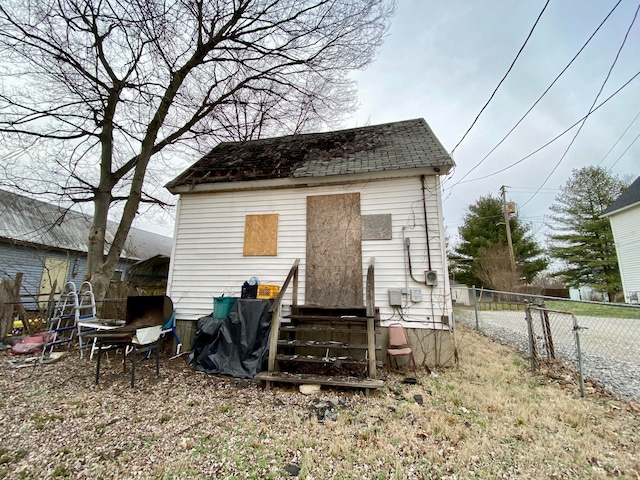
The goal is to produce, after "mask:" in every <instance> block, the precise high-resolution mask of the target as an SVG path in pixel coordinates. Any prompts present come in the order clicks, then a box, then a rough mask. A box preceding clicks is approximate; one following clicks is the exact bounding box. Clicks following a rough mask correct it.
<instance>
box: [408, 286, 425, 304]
mask: <svg viewBox="0 0 640 480" xmlns="http://www.w3.org/2000/svg"><path fill="white" fill-rule="evenodd" d="M409 299H410V300H411V301H412V302H421V301H422V292H421V291H420V289H419V288H412V289H411V290H410V296H409Z"/></svg>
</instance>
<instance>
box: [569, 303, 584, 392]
mask: <svg viewBox="0 0 640 480" xmlns="http://www.w3.org/2000/svg"><path fill="white" fill-rule="evenodd" d="M571 317H572V318H573V333H574V334H575V338H576V353H577V356H578V381H579V382H580V396H581V397H583V398H584V372H583V369H582V350H581V349H580V325H578V319H577V318H576V316H575V315H571Z"/></svg>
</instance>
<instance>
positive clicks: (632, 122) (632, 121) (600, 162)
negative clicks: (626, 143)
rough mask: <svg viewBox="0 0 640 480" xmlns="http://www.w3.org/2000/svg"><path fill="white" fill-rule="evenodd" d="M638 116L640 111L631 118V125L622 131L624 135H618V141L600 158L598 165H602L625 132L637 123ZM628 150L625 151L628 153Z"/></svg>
mask: <svg viewBox="0 0 640 480" xmlns="http://www.w3.org/2000/svg"><path fill="white" fill-rule="evenodd" d="M638 117H640V112H638V113H637V114H636V116H635V117H634V118H633V120H631V123H630V124H629V126H628V127H627V128H626V129H625V131H624V132H622V135H620V136H619V137H618V140H616V143H614V144H613V146H612V147H611V148H610V149H609V151H608V152H607V153H606V155H605V156H604V157H602V160H600V161H599V162H598V165H597V166H600V165H601V164H602V162H604V161H605V159H606V158H607V157H608V156H609V154H610V153H611V152H612V151H613V149H614V148H616V145H618V142H620V140H622V137H624V136H625V134H626V133H627V132H628V131H629V129H630V128H631V125H633V124H634V123H635V121H636V120H637V119H638ZM633 142H635V140H634V141H633ZM633 142H631V145H633ZM627 150H629V149H628V148H627ZM627 150H625V151H624V153H626V152H627ZM618 160H620V159H618ZM618 160H616V163H617V162H618ZM614 165H615V163H614Z"/></svg>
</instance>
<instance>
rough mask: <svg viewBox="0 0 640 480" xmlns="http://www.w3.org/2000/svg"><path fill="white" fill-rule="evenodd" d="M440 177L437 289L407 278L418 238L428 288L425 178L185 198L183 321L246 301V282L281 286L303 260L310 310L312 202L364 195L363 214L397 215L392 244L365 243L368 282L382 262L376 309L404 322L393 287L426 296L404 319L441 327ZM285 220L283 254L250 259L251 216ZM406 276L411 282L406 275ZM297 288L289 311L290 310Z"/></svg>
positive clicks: (433, 249)
mask: <svg viewBox="0 0 640 480" xmlns="http://www.w3.org/2000/svg"><path fill="white" fill-rule="evenodd" d="M436 181H437V177H427V179H426V183H427V216H428V220H429V244H430V254H431V255H430V256H431V268H432V269H433V270H435V271H437V274H438V286H437V287H435V288H433V289H432V288H431V287H426V286H425V285H424V284H422V285H419V284H417V283H415V282H413V281H411V280H410V279H409V280H407V279H408V272H407V271H406V268H405V266H406V260H405V250H404V238H407V237H409V238H410V239H411V262H412V266H413V274H414V277H415V278H417V279H418V280H421V281H423V279H424V272H425V270H427V266H428V258H427V252H426V241H425V228H424V209H423V204H422V189H421V182H420V177H412V178H399V179H392V180H384V181H369V182H361V183H355V184H350V185H324V186H314V187H306V188H290V189H274V190H258V191H236V192H220V193H193V194H182V195H181V197H180V201H179V205H178V221H177V225H176V230H175V243H174V252H173V255H172V259H171V269H170V277H169V294H170V296H171V298H172V299H173V302H174V304H175V305H176V310H177V318H178V319H180V320H195V319H197V318H199V317H201V316H204V315H207V314H209V313H210V312H211V311H212V303H213V300H212V298H213V297H215V296H220V295H222V294H224V295H231V296H240V289H241V286H242V284H243V282H244V281H245V280H248V279H249V278H251V277H254V276H255V277H258V278H259V279H260V282H261V283H268V284H277V285H282V283H283V282H284V280H285V278H286V276H287V274H288V272H289V270H290V268H291V266H292V265H293V262H294V261H295V259H296V258H299V259H300V277H299V281H300V284H299V294H298V302H299V303H300V304H304V292H305V288H304V287H305V285H304V278H305V252H306V245H305V237H306V197H307V196H310V195H330V194H341V193H352V192H359V193H360V202H361V214H362V215H371V214H391V218H392V235H393V238H392V239H391V240H364V241H363V242H362V265H363V272H362V274H363V281H364V279H365V278H366V270H367V266H368V264H369V259H370V258H371V257H375V286H376V306H378V307H379V308H380V311H381V318H382V319H383V320H388V319H393V320H400V318H399V317H398V316H397V315H395V316H394V317H393V318H392V316H393V315H394V312H393V309H392V308H391V307H389V302H388V293H387V291H388V289H389V288H409V289H420V290H421V294H422V301H421V302H419V303H415V304H411V303H409V304H408V305H407V308H405V309H404V312H403V313H404V316H403V319H404V320H406V321H410V322H416V323H415V324H414V325H413V326H415V327H434V326H435V327H439V326H440V320H441V317H442V315H450V314H451V300H450V296H449V295H448V291H449V288H448V278H447V277H448V273H447V269H446V262H445V257H444V255H445V252H444V237H443V236H442V235H443V234H442V218H441V215H440V209H439V201H440V199H439V196H438V195H436V192H437V191H438V185H437V184H436ZM269 213H277V214H279V222H278V255H277V256H275V257H273V256H264V257H261V256H257V257H245V256H243V254H242V252H243V235H244V222H245V215H248V214H269ZM405 272H406V275H405ZM290 291H291V288H289V289H288V292H287V295H286V296H285V299H284V302H283V303H284V304H285V305H287V304H290V303H291V296H290Z"/></svg>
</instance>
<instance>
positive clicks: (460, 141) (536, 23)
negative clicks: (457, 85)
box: [451, 0, 621, 156]
mask: <svg viewBox="0 0 640 480" xmlns="http://www.w3.org/2000/svg"><path fill="white" fill-rule="evenodd" d="M620 1H621V0H620ZM549 2H550V0H547V1H546V3H545V4H544V7H542V10H541V11H540V13H539V14H538V18H536V21H535V23H534V24H533V27H531V30H530V31H529V35H527V38H526V39H525V41H524V43H523V44H522V46H521V47H520V50H518V54H517V55H516V58H514V59H513V62H511V65H509V68H508V69H507V73H505V74H504V76H503V77H502V79H501V80H500V82H499V83H498V86H496V88H495V89H494V90H493V93H492V94H491V96H490V97H489V100H487V102H486V103H485V104H484V106H483V107H482V108H481V109H480V112H479V113H478V115H476V118H475V119H474V120H473V122H472V123H471V126H470V127H469V128H468V129H467V131H466V132H464V135H462V138H461V139H460V140H459V141H458V143H457V144H456V146H455V147H453V150H451V155H452V156H453V154H454V152H455V151H456V148H458V146H460V144H461V143H462V141H463V140H464V139H465V138H466V136H467V134H468V133H469V132H470V131H471V129H472V128H473V126H474V125H475V124H476V122H477V121H478V119H479V118H480V115H482V112H484V110H485V108H487V106H488V105H489V103H490V102H491V100H493V97H494V96H495V94H496V92H497V91H498V89H499V88H500V86H501V85H502V83H503V82H504V81H505V79H506V78H507V76H508V75H509V73H511V70H512V69H513V66H514V65H515V64H516V61H517V60H518V57H520V54H521V53H522V51H523V50H524V47H525V46H526V45H527V43H528V42H529V39H530V38H531V35H532V34H533V31H534V30H535V28H536V26H537V25H538V22H539V21H540V18H541V17H542V14H543V13H544V11H545V10H546V9H547V6H548V5H549Z"/></svg>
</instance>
